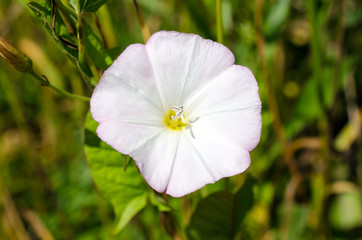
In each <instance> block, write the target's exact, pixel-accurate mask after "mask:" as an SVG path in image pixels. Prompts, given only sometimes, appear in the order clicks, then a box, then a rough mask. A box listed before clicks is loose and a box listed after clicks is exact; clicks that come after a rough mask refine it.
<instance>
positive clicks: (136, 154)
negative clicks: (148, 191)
mask: <svg viewBox="0 0 362 240" xmlns="http://www.w3.org/2000/svg"><path fill="white" fill-rule="evenodd" d="M179 138H180V135H179V133H178V132H175V131H171V130H168V129H165V130H164V131H162V132H160V133H159V134H158V135H157V136H156V137H154V138H152V139H150V140H149V141H147V142H146V143H145V144H143V145H142V146H140V147H139V148H137V149H135V150H134V151H133V152H132V153H131V154H130V156H131V157H132V158H133V159H134V160H135V162H136V164H137V166H138V168H139V170H140V172H141V173H142V175H143V177H144V179H145V180H146V182H147V183H148V184H149V185H150V186H151V187H152V188H153V189H155V190H156V191H158V192H164V191H166V189H167V186H168V183H169V179H170V174H171V170H172V168H173V164H174V160H175V156H176V153H177V152H178V147H179Z"/></svg>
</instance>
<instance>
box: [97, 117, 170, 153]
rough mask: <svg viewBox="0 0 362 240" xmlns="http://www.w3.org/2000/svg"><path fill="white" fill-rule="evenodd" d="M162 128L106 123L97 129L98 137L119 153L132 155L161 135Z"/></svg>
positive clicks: (114, 122) (113, 122)
mask: <svg viewBox="0 0 362 240" xmlns="http://www.w3.org/2000/svg"><path fill="white" fill-rule="evenodd" d="M162 130H163V128H162V127H157V126H147V125H145V124H142V123H140V124H137V123H125V122H119V121H118V122H117V121H105V122H102V123H101V124H99V126H98V128H97V134H98V136H99V137H100V138H101V139H102V140H103V141H104V142H106V143H108V144H109V145H111V146H112V147H113V148H114V149H116V150H117V151H119V152H121V153H123V154H130V153H131V152H132V151H134V150H135V149H137V148H139V147H141V146H142V145H144V144H146V143H147V142H148V141H150V140H151V139H152V138H154V137H156V136H158V135H159V133H160V132H161V131H162Z"/></svg>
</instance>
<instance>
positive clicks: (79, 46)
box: [77, 0, 84, 64]
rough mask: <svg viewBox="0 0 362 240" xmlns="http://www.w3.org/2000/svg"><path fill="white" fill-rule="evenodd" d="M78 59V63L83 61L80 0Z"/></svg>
mask: <svg viewBox="0 0 362 240" xmlns="http://www.w3.org/2000/svg"><path fill="white" fill-rule="evenodd" d="M77 18H78V60H79V62H80V64H83V63H84V40H83V27H82V12H81V9H80V1H79V0H78V13H77Z"/></svg>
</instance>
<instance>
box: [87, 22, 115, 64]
mask: <svg viewBox="0 0 362 240" xmlns="http://www.w3.org/2000/svg"><path fill="white" fill-rule="evenodd" d="M83 34H84V46H85V51H86V53H87V54H88V55H89V56H90V58H91V59H92V61H93V63H94V65H95V66H96V67H97V68H98V69H101V70H103V71H104V70H106V69H107V68H108V67H109V66H110V65H111V64H112V62H113V59H112V57H111V56H110V55H109V54H108V52H107V51H106V50H105V49H104V47H103V43H102V41H101V40H100V39H99V38H98V37H97V36H96V35H95V34H94V33H93V31H92V29H91V28H90V26H89V25H88V24H86V23H85V21H84V24H83Z"/></svg>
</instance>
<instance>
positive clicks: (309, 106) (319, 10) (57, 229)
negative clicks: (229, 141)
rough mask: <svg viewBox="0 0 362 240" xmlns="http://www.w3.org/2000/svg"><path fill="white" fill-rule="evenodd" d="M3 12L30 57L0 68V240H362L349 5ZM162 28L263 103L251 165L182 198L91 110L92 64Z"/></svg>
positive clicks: (357, 31) (354, 0)
mask: <svg viewBox="0 0 362 240" xmlns="http://www.w3.org/2000/svg"><path fill="white" fill-rule="evenodd" d="M0 19H1V20H0V36H1V37H3V38H4V39H6V40H7V41H9V42H10V43H12V44H13V45H14V46H15V47H16V49H18V51H19V52H23V53H25V54H26V55H27V56H29V57H30V59H32V63H33V64H32V66H33V67H32V70H31V71H30V74H24V73H22V72H19V71H17V70H16V69H15V68H13V67H12V66H11V65H9V64H8V63H7V62H6V61H1V62H0V66H1V67H0V109H1V111H0V133H1V134H0V173H1V175H0V216H1V219H0V221H1V224H0V238H1V239H172V238H179V239H184V238H188V239H213V238H214V239H361V237H360V236H362V215H361V212H362V195H361V194H362V193H361V186H362V179H361V176H362V152H361V149H362V148H361V141H362V140H361V117H362V112H361V104H362V100H361V96H360V95H361V94H360V93H361V91H360V89H362V79H361V76H362V74H361V69H362V66H361V65H362V62H361V58H362V52H361V51H362V50H361V47H360V46H362V28H361V23H362V8H361V3H360V1H358V0H343V1H339V0H335V1H333V0H318V1H314V0H306V1H302V0H278V1H277V0H255V1H240V0H223V1H219V0H196V1H191V0H184V1H180V0H173V1H149V0H138V5H137V4H135V2H134V1H130V0H122V1H115V0H109V1H107V0H93V1H90V0H88V1H85V0H79V1H76V0H48V1H36V2H35V1H32V2H29V1H25V0H12V1H1V2H0ZM161 29H165V30H176V31H182V32H193V33H197V34H199V35H201V36H203V37H205V38H209V39H213V40H215V41H216V40H217V41H219V42H222V43H223V44H225V45H226V46H227V47H229V48H230V49H231V50H232V52H233V53H234V55H235V58H236V63H237V64H240V65H245V66H248V67H249V68H250V69H251V70H252V71H253V73H254V74H255V76H256V79H257V81H258V84H259V87H260V91H259V92H260V96H261V99H262V102H263V109H262V116H263V129H262V138H261V142H260V143H259V145H258V147H257V148H256V149H255V150H254V151H253V152H252V163H251V167H250V168H249V170H248V171H247V172H246V173H243V174H240V175H237V176H234V177H231V178H227V179H223V180H221V181H219V182H217V183H216V184H213V185H208V186H206V187H204V188H203V189H201V190H199V191H197V192H195V193H192V194H190V195H188V196H186V197H184V198H181V199H175V198H172V197H168V196H165V195H159V194H157V193H155V192H153V191H152V190H151V189H150V188H149V187H148V186H147V185H146V184H145V182H144V181H143V179H142V177H141V176H140V174H139V173H138V172H137V169H136V168H135V166H134V164H133V162H132V161H130V159H129V158H128V157H127V156H122V155H120V154H119V153H117V152H115V151H113V150H111V149H110V148H108V147H107V146H106V145H105V144H104V143H101V142H100V140H98V138H97V137H96V136H95V135H94V128H95V124H94V122H93V121H92V119H91V118H90V117H89V115H87V112H88V108H89V103H88V102H87V97H89V96H90V95H91V92H92V89H93V88H94V85H95V84H96V83H97V81H98V80H99V78H100V76H101V74H102V71H104V70H105V69H106V68H107V67H108V66H109V65H110V64H111V63H112V61H113V60H114V59H115V57H117V56H118V55H119V54H120V53H121V52H122V51H123V49H125V47H126V46H128V45H129V44H132V43H135V42H144V41H145V39H147V37H148V36H149V34H150V33H154V32H157V31H159V30H161ZM41 84H42V85H43V86H42V85H41ZM50 84H51V85H50ZM51 86H53V90H54V89H55V90H56V91H53V90H52V89H51V88H52V87H51ZM49 87H50V88H49ZM57 89H58V90H57ZM69 94H72V95H69ZM74 95H76V96H74ZM82 96H83V97H82ZM84 100H85V101H84ZM84 143H85V150H86V152H87V158H86V155H85V153H84ZM106 158H107V161H103V160H102V159H106ZM87 160H88V161H87ZM90 170H92V174H93V177H94V181H93V178H92V176H91V172H90ZM125 170H126V171H125ZM94 182H95V183H96V184H94ZM129 182H132V183H133V185H132V186H129V184H128V183H129ZM125 192H126V193H127V194H125ZM122 194H123V195H122ZM112 204H113V205H114V206H115V207H114V208H113V207H112Z"/></svg>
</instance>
